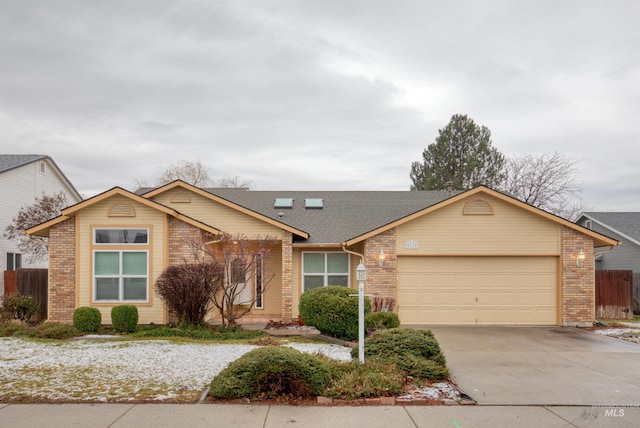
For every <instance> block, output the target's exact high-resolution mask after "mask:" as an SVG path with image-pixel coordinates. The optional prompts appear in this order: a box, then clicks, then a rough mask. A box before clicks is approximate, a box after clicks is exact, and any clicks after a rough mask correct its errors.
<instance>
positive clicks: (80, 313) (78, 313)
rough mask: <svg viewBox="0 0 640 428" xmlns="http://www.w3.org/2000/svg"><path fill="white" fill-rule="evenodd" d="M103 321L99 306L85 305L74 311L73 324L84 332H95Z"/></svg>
mask: <svg viewBox="0 0 640 428" xmlns="http://www.w3.org/2000/svg"><path fill="white" fill-rule="evenodd" d="M101 323H102V314H100V311H99V310H98V308H90V307H88V306H83V307H80V308H78V309H76V310H75V311H74V312H73V326H74V327H75V328H77V329H78V330H80V331H81V332H83V333H95V332H96V331H98V328H100V324H101Z"/></svg>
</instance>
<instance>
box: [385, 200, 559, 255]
mask: <svg viewBox="0 0 640 428" xmlns="http://www.w3.org/2000/svg"><path fill="white" fill-rule="evenodd" d="M476 199H482V200H484V201H486V202H487V203H489V205H490V206H491V208H492V209H493V213H494V214H493V215H464V214H463V209H464V206H465V204H466V203H467V202H469V201H473V200H476ZM516 238H517V239H516ZM408 242H414V243H415V244H414V245H413V248H406V243H408ZM409 246H410V247H411V245H409ZM416 246H417V248H415V247H416ZM397 253H398V255H399V256H402V255H558V254H559V253H560V229H559V226H558V225H557V224H556V223H554V222H552V221H550V220H547V219H545V218H543V217H541V216H537V215H535V214H533V213H530V212H528V211H526V210H523V209H521V208H518V207H515V206H513V205H511V204H508V203H506V202H504V201H501V200H499V199H496V198H492V197H489V196H486V195H483V196H482V197H476V196H472V197H470V198H467V199H464V200H462V201H459V202H457V203H455V204H452V205H449V206H446V207H443V208H441V209H439V210H437V211H434V212H432V213H430V214H427V215H424V216H422V217H420V218H417V219H415V220H413V221H411V222H408V223H406V224H403V225H401V226H398V228H397Z"/></svg>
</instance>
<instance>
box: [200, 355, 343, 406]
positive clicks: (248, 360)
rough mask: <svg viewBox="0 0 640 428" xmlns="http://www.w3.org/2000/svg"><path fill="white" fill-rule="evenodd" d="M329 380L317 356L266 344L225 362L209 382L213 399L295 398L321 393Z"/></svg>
mask: <svg viewBox="0 0 640 428" xmlns="http://www.w3.org/2000/svg"><path fill="white" fill-rule="evenodd" d="M330 380H331V375H330V372H329V368H328V367H327V365H326V364H325V363H324V362H323V360H321V359H320V358H318V357H316V356H313V355H309V354H305V353H303V352H300V351H297V350H295V349H293V348H289V347H283V346H268V347H264V348H257V349H254V350H253V351H250V352H248V353H246V354H245V355H243V356H242V357H240V358H239V359H237V360H236V361H234V362H232V363H231V364H229V365H228V366H227V367H226V368H225V369H224V370H222V371H221V372H220V373H219V374H218V375H217V376H216V377H215V378H214V379H213V382H211V388H210V390H209V393H210V395H211V396H212V397H213V398H216V399H234V398H256V397H263V398H287V397H289V398H299V397H311V396H317V395H322V393H323V392H324V390H325V388H326V386H327V385H328V384H329V382H330Z"/></svg>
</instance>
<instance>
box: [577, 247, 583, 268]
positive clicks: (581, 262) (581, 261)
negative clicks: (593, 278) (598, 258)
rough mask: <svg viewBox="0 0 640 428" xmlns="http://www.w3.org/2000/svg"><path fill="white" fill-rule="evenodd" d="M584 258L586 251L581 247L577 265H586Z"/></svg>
mask: <svg viewBox="0 0 640 428" xmlns="http://www.w3.org/2000/svg"><path fill="white" fill-rule="evenodd" d="M584 259H585V255H584V251H583V250H582V248H580V252H579V253H578V256H577V257H576V266H578V267H583V266H584Z"/></svg>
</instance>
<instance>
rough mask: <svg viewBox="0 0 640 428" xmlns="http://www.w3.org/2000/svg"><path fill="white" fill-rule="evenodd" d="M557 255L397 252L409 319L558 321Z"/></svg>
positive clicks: (403, 310)
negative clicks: (418, 254)
mask: <svg viewBox="0 0 640 428" xmlns="http://www.w3.org/2000/svg"><path fill="white" fill-rule="evenodd" d="M557 282H558V275H557V258H556V257H398V310H399V315H400V320H401V321H402V322H403V323H404V324H474V325H475V324H485V325H490V324H511V325H513V324H520V325H555V324H556V320H557Z"/></svg>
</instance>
